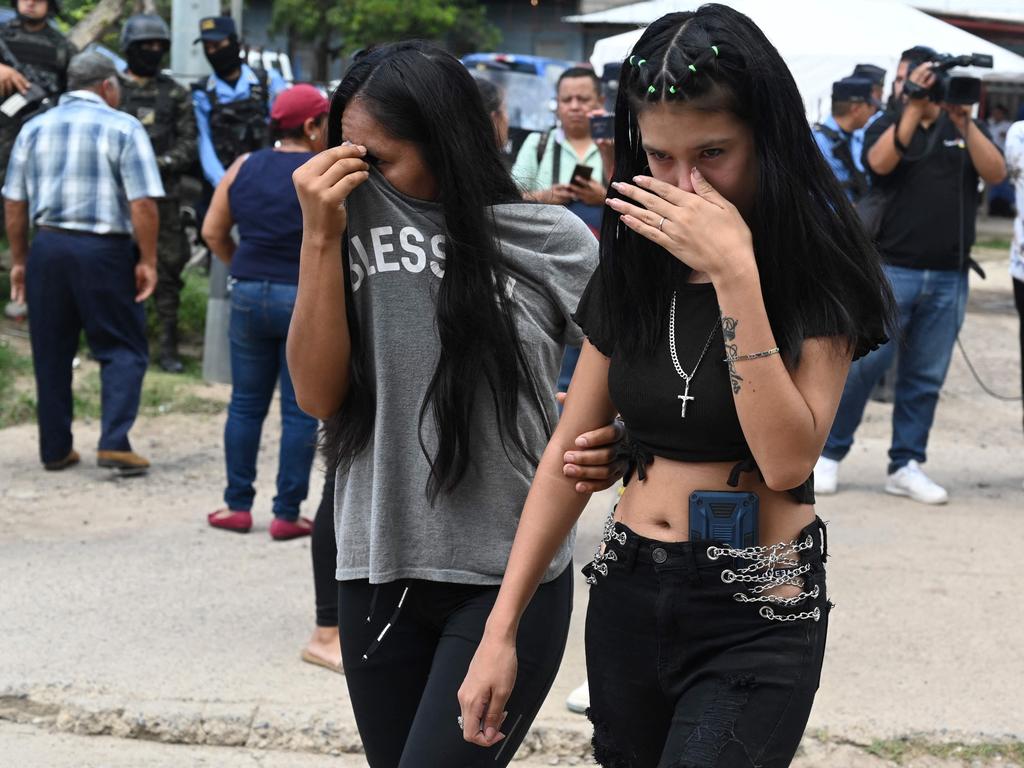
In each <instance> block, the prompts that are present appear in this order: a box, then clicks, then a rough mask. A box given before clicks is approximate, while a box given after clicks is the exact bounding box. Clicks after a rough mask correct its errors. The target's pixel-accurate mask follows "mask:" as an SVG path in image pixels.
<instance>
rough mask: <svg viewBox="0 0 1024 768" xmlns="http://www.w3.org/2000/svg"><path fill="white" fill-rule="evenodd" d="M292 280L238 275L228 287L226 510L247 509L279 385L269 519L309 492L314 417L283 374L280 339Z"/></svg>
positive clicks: (287, 512)
mask: <svg viewBox="0 0 1024 768" xmlns="http://www.w3.org/2000/svg"><path fill="white" fill-rule="evenodd" d="M295 293H296V286H294V285H288V284H285V283H270V282H256V281H251V280H239V281H237V282H236V283H234V285H233V286H232V288H231V325H230V330H229V337H230V339H231V404H230V405H229V406H228V420H227V424H225V425H224V455H225V459H226V461H227V472H228V487H227V489H226V490H225V491H224V502H225V503H226V504H227V505H228V507H229V508H230V509H252V502H253V499H254V498H255V496H256V489H255V488H253V481H255V480H256V455H257V453H258V452H259V448H260V434H261V433H262V431H263V420H264V419H265V418H266V416H267V411H268V410H269V409H270V401H271V399H272V398H273V396H274V385H275V383H277V382H278V381H280V385H281V446H280V453H279V456H278V464H277V496H275V497H274V517H279V518H282V519H284V520H295V519H297V518H298V516H299V505H301V504H302V502H303V501H305V500H306V495H307V494H308V493H309V471H310V468H311V467H312V465H313V455H314V452H315V450H316V426H317V425H316V419H314V418H312V417H311V416H307V415H306V414H305V413H303V412H302V411H300V410H299V406H298V404H297V403H296V402H295V389H294V388H293V387H292V379H291V376H289V375H288V363H287V361H286V360H285V342H286V340H287V338H288V324H289V323H290V322H291V318H292V309H293V308H294V306H295Z"/></svg>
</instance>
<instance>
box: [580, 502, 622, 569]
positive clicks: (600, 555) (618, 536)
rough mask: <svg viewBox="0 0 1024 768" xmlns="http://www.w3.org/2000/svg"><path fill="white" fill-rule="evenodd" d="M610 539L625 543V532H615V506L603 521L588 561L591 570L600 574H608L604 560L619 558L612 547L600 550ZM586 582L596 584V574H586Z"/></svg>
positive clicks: (613, 560)
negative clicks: (591, 556) (596, 543)
mask: <svg viewBox="0 0 1024 768" xmlns="http://www.w3.org/2000/svg"><path fill="white" fill-rule="evenodd" d="M612 540H614V541H617V542H619V546H620V547H622V546H625V545H626V532H625V531H622V532H620V533H616V532H615V507H612V509H611V511H610V512H609V513H608V517H607V519H606V520H605V521H604V531H603V532H602V534H601V541H600V543H598V545H597V550H596V551H595V552H594V559H593V560H591V561H590V567H591V570H592V571H596V572H597V573H600V574H601V575H602V576H607V575H608V566H607V565H605V564H604V561H605V560H608V561H609V562H613V563H614V562H616V561H617V560H618V559H619V556H618V555H616V554H615V550H614V549H604V551H603V552H602V551H601V550H602V548H604V545H605V544H607V543H608V542H610V541H612ZM587 584H590V585H591V586H593V585H594V584H597V576H595V575H594V573H593V572H591V573H590V574H588V575H587Z"/></svg>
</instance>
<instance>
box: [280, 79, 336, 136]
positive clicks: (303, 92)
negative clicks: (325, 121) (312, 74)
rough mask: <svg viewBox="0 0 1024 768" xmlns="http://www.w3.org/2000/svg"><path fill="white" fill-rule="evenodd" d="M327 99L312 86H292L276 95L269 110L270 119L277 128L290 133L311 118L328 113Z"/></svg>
mask: <svg viewBox="0 0 1024 768" xmlns="http://www.w3.org/2000/svg"><path fill="white" fill-rule="evenodd" d="M330 109H331V107H330V104H328V103H327V99H326V98H324V96H323V94H321V93H320V91H318V90H317V89H316V88H314V87H313V86H312V85H306V84H301V85H293V86H292V87H291V88H288V89H286V90H284V91H281V92H280V93H279V94H277V98H276V99H274V106H273V107H272V108H271V110H270V119H271V120H274V121H275V122H276V123H277V125H278V127H279V128H281V129H283V130H285V131H290V130H291V129H292V128H298V127H299V126H300V125H302V124H303V123H304V122H306V120H308V119H309V118H311V117H320V115H325V114H327V113H328V112H330Z"/></svg>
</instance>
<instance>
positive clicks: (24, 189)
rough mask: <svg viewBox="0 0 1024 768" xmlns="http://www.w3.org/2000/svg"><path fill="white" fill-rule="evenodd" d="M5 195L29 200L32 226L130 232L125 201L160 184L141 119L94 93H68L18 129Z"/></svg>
mask: <svg viewBox="0 0 1024 768" xmlns="http://www.w3.org/2000/svg"><path fill="white" fill-rule="evenodd" d="M3 196H4V197H5V198H7V199H9V200H18V201H26V200H27V201H28V203H29V218H30V221H31V222H32V224H34V225H35V226H37V227H38V226H47V227H58V228H60V229H72V230H78V231H83V232H92V233H94V234H97V235H109V234H131V232H132V222H131V209H130V206H129V202H130V201H132V200H138V199H140V198H144V197H163V196H164V188H163V185H162V184H161V182H160V171H159V170H158V169H157V165H156V158H155V157H154V155H153V146H152V145H151V144H150V142H149V136H147V135H146V130H145V128H143V127H142V124H141V123H140V122H139V121H138V120H136V119H135V118H134V117H132V116H131V115H126V114H124V113H123V112H118V111H117V110H115V109H112V108H111V107H109V106H108V105H107V103H106V102H105V101H103V99H101V98H100V97H99V95H97V94H95V93H92V92H91V91H71V92H70V93H65V94H64V95H63V96H61V97H60V103H59V105H58V106H57V107H55V108H53V109H51V110H49V111H48V112H44V113H43V114H41V115H39V116H37V117H34V118H32V119H31V120H29V121H28V122H27V123H25V126H24V127H23V128H22V129H21V132H20V133H19V134H18V138H17V139H16V140H15V142H14V148H13V149H12V150H11V161H10V163H9V164H8V166H7V180H6V182H5V183H4V187H3Z"/></svg>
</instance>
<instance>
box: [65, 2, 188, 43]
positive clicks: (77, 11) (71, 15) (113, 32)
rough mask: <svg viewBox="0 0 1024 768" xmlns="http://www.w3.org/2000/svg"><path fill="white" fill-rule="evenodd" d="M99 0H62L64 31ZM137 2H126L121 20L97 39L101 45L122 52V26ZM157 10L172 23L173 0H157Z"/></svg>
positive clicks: (82, 16) (73, 24)
mask: <svg viewBox="0 0 1024 768" xmlns="http://www.w3.org/2000/svg"><path fill="white" fill-rule="evenodd" d="M98 1H99V0H62V2H61V24H60V26H61V29H62V30H63V31H64V32H67V31H68V30H70V29H71V28H72V27H73V26H75V24H77V23H78V22H80V21H81V20H82V19H84V18H85V17H86V16H87V15H88V14H89V12H90V11H91V10H92V9H93V8H95V7H96V5H97V3H98ZM135 7H136V6H135V2H134V0H128V1H127V2H126V3H125V4H124V9H123V10H122V11H121V20H120V22H119V23H117V24H114V25H113V26H111V28H110V29H108V30H107V31H106V33H104V35H103V37H101V38H100V39H99V40H97V42H98V43H100V44H101V45H105V46H106V47H107V48H109V49H110V50H112V51H116V52H117V53H122V51H121V44H120V41H119V38H120V35H121V26H122V25H123V24H124V22H125V21H126V20H127V18H128V17H129V16H131V15H133V14H134V13H135ZM156 12H157V13H158V14H160V16H162V17H163V18H164V20H165V21H166V22H167V23H168V24H170V23H171V0H156Z"/></svg>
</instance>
